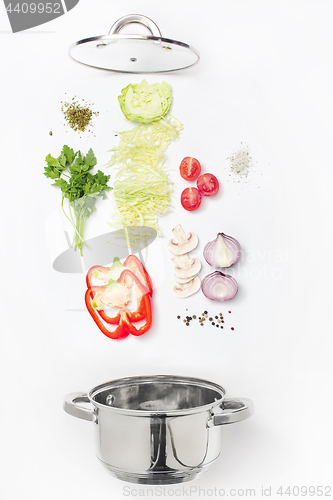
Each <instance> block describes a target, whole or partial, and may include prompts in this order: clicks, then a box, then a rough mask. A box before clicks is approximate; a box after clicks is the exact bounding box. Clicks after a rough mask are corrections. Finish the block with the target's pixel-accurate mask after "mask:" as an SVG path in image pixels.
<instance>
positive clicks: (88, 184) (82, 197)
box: [44, 146, 112, 255]
mask: <svg viewBox="0 0 333 500" xmlns="http://www.w3.org/2000/svg"><path fill="white" fill-rule="evenodd" d="M45 160H46V163H47V167H44V170H45V172H44V175H45V176H46V177H49V178H50V179H54V180H55V182H54V183H53V184H52V186H58V187H60V189H61V191H62V201H61V207H62V210H63V212H64V214H65V216H66V217H67V218H68V220H69V221H70V222H71V224H72V225H73V227H74V229H75V233H74V240H73V246H74V248H75V250H76V249H77V248H79V249H80V254H81V255H82V248H83V245H86V243H84V240H83V234H84V223H85V220H86V218H87V217H89V215H90V214H91V213H92V212H94V211H95V210H96V207H95V203H96V199H97V198H98V197H101V198H103V200H105V199H106V191H110V190H111V189H112V187H110V186H108V185H107V183H108V181H109V179H110V176H109V175H104V174H103V172H101V171H100V170H98V171H97V173H96V174H94V175H93V174H92V173H91V172H90V171H91V170H92V169H93V168H94V166H95V165H96V163H97V160H96V157H95V155H94V152H93V150H92V149H91V148H90V149H89V151H88V153H87V154H86V156H82V154H81V151H77V152H76V153H74V150H73V149H71V148H69V147H68V146H64V147H63V148H62V151H61V155H60V156H59V158H53V157H52V156H51V155H50V154H49V155H47V157H46V158H45ZM65 198H67V199H68V201H69V215H67V213H66V212H65V209H64V200H65ZM73 211H74V217H75V219H74V217H73Z"/></svg>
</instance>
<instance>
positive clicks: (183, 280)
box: [175, 274, 196, 285]
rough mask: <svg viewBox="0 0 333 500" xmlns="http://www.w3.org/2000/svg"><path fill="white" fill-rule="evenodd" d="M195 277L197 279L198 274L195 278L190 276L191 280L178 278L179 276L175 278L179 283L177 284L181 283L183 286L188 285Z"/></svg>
mask: <svg viewBox="0 0 333 500" xmlns="http://www.w3.org/2000/svg"><path fill="white" fill-rule="evenodd" d="M195 277H196V274H195V275H194V276H190V277H189V278H178V277H177V276H175V280H176V281H177V283H180V284H181V285H183V284H185V283H188V282H189V281H191V280H194V278H195Z"/></svg>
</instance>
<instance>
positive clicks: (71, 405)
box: [63, 392, 97, 423]
mask: <svg viewBox="0 0 333 500" xmlns="http://www.w3.org/2000/svg"><path fill="white" fill-rule="evenodd" d="M78 403H90V399H89V398H88V396H87V394H86V393H85V392H72V393H71V394H67V396H66V397H65V399H64V404H63V408H64V410H65V412H66V413H69V415H72V417H77V418H82V419H83V420H89V421H90V422H94V423H97V415H96V413H95V410H89V408H85V407H83V406H80V405H79V404H78Z"/></svg>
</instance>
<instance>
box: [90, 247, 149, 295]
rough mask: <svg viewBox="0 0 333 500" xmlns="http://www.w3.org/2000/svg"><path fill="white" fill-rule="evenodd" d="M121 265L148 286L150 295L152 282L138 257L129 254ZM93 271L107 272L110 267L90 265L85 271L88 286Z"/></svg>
mask: <svg viewBox="0 0 333 500" xmlns="http://www.w3.org/2000/svg"><path fill="white" fill-rule="evenodd" d="M123 266H124V267H126V268H128V269H130V270H131V271H132V272H133V273H134V274H135V275H136V276H137V277H138V278H139V280H140V281H141V283H142V284H143V285H145V286H146V287H147V288H148V291H149V295H150V296H152V295H153V284H152V281H151V278H150V276H149V274H148V273H147V271H146V268H145V267H144V265H143V264H142V262H141V260H140V259H138V258H137V257H136V256H135V255H129V256H128V257H127V259H126V260H125V262H124V264H123ZM95 271H98V272H99V273H101V274H107V273H108V272H109V271H110V269H109V268H108V267H104V266H93V267H91V268H90V269H89V271H88V273H87V278H86V281H87V287H88V288H90V287H91V286H92V277H93V273H94V272H95Z"/></svg>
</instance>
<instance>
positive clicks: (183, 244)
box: [168, 224, 199, 255]
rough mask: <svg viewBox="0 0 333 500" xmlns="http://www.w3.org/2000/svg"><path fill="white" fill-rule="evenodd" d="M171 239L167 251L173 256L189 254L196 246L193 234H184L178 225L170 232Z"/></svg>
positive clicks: (196, 239) (195, 237) (196, 242)
mask: <svg viewBox="0 0 333 500" xmlns="http://www.w3.org/2000/svg"><path fill="white" fill-rule="evenodd" d="M172 233H173V238H171V240H169V242H168V249H169V250H170V252H171V253H173V254H174V255H184V254H185V253H188V252H191V250H194V249H195V247H196V246H197V245H198V242H199V240H198V237H197V235H196V234H195V233H185V231H184V230H183V228H182V226H181V225H180V224H178V225H177V226H175V227H174V228H173V230H172Z"/></svg>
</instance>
